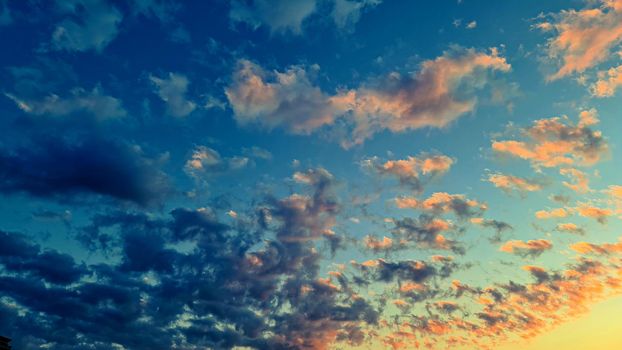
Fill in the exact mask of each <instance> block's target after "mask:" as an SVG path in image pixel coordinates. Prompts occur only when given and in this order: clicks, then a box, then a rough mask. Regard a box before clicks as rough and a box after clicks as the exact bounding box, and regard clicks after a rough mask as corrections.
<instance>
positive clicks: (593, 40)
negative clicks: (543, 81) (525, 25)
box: [536, 0, 622, 80]
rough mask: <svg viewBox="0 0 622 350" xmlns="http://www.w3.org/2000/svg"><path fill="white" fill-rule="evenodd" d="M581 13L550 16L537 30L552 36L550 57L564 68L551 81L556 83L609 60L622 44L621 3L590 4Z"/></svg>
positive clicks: (613, 0) (600, 0)
mask: <svg viewBox="0 0 622 350" xmlns="http://www.w3.org/2000/svg"><path fill="white" fill-rule="evenodd" d="M587 4H588V6H587V7H585V8H583V9H580V10H575V9H569V10H563V11H561V12H559V13H555V14H551V15H550V16H549V20H545V21H543V22H541V23H538V24H537V25H536V27H538V28H540V29H541V30H543V31H544V32H546V33H551V37H550V39H549V40H548V41H547V45H546V50H547V54H548V57H549V58H550V59H551V60H553V61H559V62H560V64H561V66H560V67H559V69H558V70H557V72H555V73H554V74H551V75H549V76H548V77H547V79H548V80H556V79H559V78H562V77H565V76H568V75H571V74H574V73H583V72H584V71H586V70H587V69H589V68H592V67H594V66H596V65H597V64H599V63H602V62H604V61H607V60H608V59H610V56H611V53H612V51H613V50H614V49H615V48H617V47H619V45H620V43H621V42H622V1H620V0H596V1H587Z"/></svg>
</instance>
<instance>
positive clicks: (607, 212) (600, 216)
mask: <svg viewBox="0 0 622 350" xmlns="http://www.w3.org/2000/svg"><path fill="white" fill-rule="evenodd" d="M577 212H578V213H579V215H581V216H583V217H586V218H593V219H596V221H598V222H600V223H601V224H604V223H605V222H606V221H607V217H609V216H611V215H613V211H612V210H611V209H603V208H599V207H595V206H592V205H589V204H581V205H579V206H578V207H577Z"/></svg>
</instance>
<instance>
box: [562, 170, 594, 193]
mask: <svg viewBox="0 0 622 350" xmlns="http://www.w3.org/2000/svg"><path fill="white" fill-rule="evenodd" d="M559 173H560V174H562V175H564V176H568V177H570V178H571V179H572V182H568V181H564V182H562V183H563V184H564V186H566V187H568V188H569V189H571V190H573V191H575V192H577V193H587V192H589V191H590V180H589V179H588V177H587V174H585V173H584V172H582V171H581V170H578V169H575V168H562V169H560V170H559Z"/></svg>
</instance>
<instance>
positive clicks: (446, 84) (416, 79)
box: [338, 49, 510, 144]
mask: <svg viewBox="0 0 622 350" xmlns="http://www.w3.org/2000/svg"><path fill="white" fill-rule="evenodd" d="M509 70H510V65H509V64H508V63H507V62H506V60H505V58H503V57H501V56H499V53H498V52H497V50H495V49H493V50H491V51H490V53H483V52H478V51H475V50H474V49H457V50H454V51H447V52H445V53H444V54H443V55H442V56H439V57H437V58H436V59H434V60H427V61H424V62H422V63H421V68H420V70H419V71H418V72H416V73H413V74H409V75H405V76H403V75H401V74H399V73H391V74H389V75H388V76H387V77H385V78H384V79H380V80H379V81H378V82H376V83H375V84H371V85H367V86H362V87H360V88H358V89H356V90H350V91H347V92H343V93H342V94H341V96H339V99H338V101H339V104H341V105H343V106H344V109H346V110H348V111H350V113H351V118H352V119H353V121H354V130H353V136H352V139H353V140H352V143H353V144H358V143H362V142H363V141H364V140H365V139H367V138H369V137H370V136H371V135H373V134H374V133H377V132H379V131H382V130H389V131H391V132H402V131H406V130H416V129H421V128H428V127H429V128H444V127H446V126H448V125H450V124H451V123H452V122H453V121H455V120H456V119H458V118H459V117H461V116H463V115H464V114H467V113H470V112H473V111H474V110H475V108H476V106H477V97H476V92H477V91H478V90H481V89H483V88H484V87H486V86H487V85H488V84H489V83H490V82H491V81H492V75H491V73H492V72H494V71H501V72H508V71H509Z"/></svg>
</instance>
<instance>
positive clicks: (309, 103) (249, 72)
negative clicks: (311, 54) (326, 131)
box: [225, 60, 339, 134]
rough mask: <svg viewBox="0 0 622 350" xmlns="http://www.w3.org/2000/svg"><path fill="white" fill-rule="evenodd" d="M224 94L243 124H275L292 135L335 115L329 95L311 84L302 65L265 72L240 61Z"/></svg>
mask: <svg viewBox="0 0 622 350" xmlns="http://www.w3.org/2000/svg"><path fill="white" fill-rule="evenodd" d="M311 68H312V69H313V70H317V69H318V67H317V66H315V67H311ZM225 93H226V95H227V98H228V99H229V103H230V104H231V107H232V108H233V112H234V117H235V119H236V121H237V122H238V123H239V124H241V125H243V126H244V125H259V126H261V127H264V128H267V129H273V128H275V127H277V126H278V127H284V128H285V129H287V130H288V131H290V132H292V133H294V134H308V133H310V132H312V131H313V130H315V129H317V128H319V127H321V126H323V125H328V124H332V123H333V122H334V119H335V115H336V114H339V111H338V110H336V109H335V106H334V105H333V103H332V102H331V98H330V97H329V96H328V95H326V94H324V93H323V92H322V91H321V90H320V88H318V87H316V86H314V85H313V84H312V83H311V81H310V79H309V76H308V72H307V71H306V70H305V68H304V67H303V66H291V67H289V68H288V69H287V70H286V71H285V72H276V71H275V72H268V71H265V70H264V69H263V68H261V67H260V66H258V65H256V64H255V63H252V62H250V61H247V60H241V61H239V62H238V67H237V69H236V71H235V73H234V76H233V81H232V83H231V85H229V87H227V89H226V90H225Z"/></svg>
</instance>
